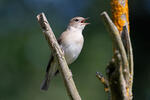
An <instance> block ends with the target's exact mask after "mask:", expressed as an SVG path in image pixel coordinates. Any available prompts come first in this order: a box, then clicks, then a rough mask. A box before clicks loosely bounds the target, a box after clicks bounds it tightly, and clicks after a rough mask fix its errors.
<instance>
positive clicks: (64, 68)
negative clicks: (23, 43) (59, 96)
mask: <svg viewBox="0 0 150 100" xmlns="http://www.w3.org/2000/svg"><path fill="white" fill-rule="evenodd" d="M37 20H38V22H39V24H40V26H41V28H42V30H43V33H44V35H45V38H46V40H47V42H48V44H49V46H50V48H51V50H52V53H53V55H55V56H56V58H57V60H58V63H59V65H60V66H59V71H60V72H61V75H62V77H63V80H64V83H65V86H66V89H67V92H68V95H69V96H70V99H71V100H81V98H80V95H79V93H78V91H77V88H76V86H75V83H74V81H73V78H72V73H71V72H70V70H69V68H68V65H67V63H66V60H65V57H64V54H63V52H62V50H61V49H60V47H59V44H58V43H57V40H56V38H55V35H54V33H53V31H52V29H51V27H50V25H49V23H48V21H47V19H46V17H45V14H44V13H41V14H38V15H37Z"/></svg>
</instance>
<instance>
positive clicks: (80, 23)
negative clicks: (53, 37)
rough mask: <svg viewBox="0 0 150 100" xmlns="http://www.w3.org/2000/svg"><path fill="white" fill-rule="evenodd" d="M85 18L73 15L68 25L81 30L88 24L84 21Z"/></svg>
mask: <svg viewBox="0 0 150 100" xmlns="http://www.w3.org/2000/svg"><path fill="white" fill-rule="evenodd" d="M87 19H89V18H83V17H74V18H72V19H71V20H70V23H69V27H74V28H77V29H81V30H83V29H84V27H85V26H86V25H88V24H90V23H86V22H85V21H86V20H87Z"/></svg>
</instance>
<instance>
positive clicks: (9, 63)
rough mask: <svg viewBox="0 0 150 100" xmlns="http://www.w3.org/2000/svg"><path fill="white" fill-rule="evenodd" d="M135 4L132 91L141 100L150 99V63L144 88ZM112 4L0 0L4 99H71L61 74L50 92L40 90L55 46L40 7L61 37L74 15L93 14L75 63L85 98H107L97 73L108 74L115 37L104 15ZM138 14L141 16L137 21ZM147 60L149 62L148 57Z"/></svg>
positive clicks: (134, 5)
mask: <svg viewBox="0 0 150 100" xmlns="http://www.w3.org/2000/svg"><path fill="white" fill-rule="evenodd" d="M68 2H69V3H68ZM130 4H131V8H130V10H131V11H130V15H131V18H130V19H131V21H130V22H131V38H132V41H133V47H134V51H135V57H136V58H135V65H136V68H135V82H134V84H135V85H134V88H133V91H134V96H135V98H136V100H149V99H150V95H149V92H148V91H149V89H150V88H144V87H149V85H148V83H150V80H149V74H148V71H147V69H146V68H147V67H146V66H143V67H146V68H145V70H143V73H145V72H147V74H146V75H147V76H148V77H146V79H145V80H146V81H147V85H145V86H144V87H142V86H141V84H142V83H140V82H141V81H143V80H142V79H141V78H140V77H141V74H140V70H141V69H140V67H141V66H140V64H141V63H139V61H140V60H142V59H140V58H141V57H143V55H140V50H141V49H137V48H141V47H140V46H139V45H138V44H139V43H141V40H140V39H139V38H138V37H141V36H140V35H138V34H140V30H139V31H138V28H137V27H138V25H141V24H140V18H142V17H141V13H139V12H140V10H141V9H139V8H138V7H137V6H139V5H140V2H138V1H137V2H134V1H130ZM141 5H142V4H141ZM109 6H110V5H109V0H87V1H86V0H81V1H79V0H75V1H73V0H72V1H71V0H70V1H68V0H62V1H57V0H43V1H42V0H12V1H10V0H1V1H0V80H1V81H0V100H69V99H68V96H67V93H66V90H65V87H64V84H63V82H62V78H61V76H60V75H58V76H57V77H55V78H54V80H53V81H52V83H51V86H50V88H49V90H48V91H47V92H43V91H41V90H40V85H41V82H42V80H43V78H44V74H45V69H46V66H47V63H48V60H49V56H50V49H49V47H48V44H47V42H46V40H45V38H44V36H43V34H42V31H41V29H40V27H39V25H38V23H37V20H36V15H37V14H38V13H41V12H44V13H45V14H46V16H47V18H48V20H49V22H50V24H51V27H52V28H53V31H54V33H55V34H56V36H57V37H59V35H60V33H61V32H63V31H64V30H65V28H66V26H67V24H68V22H69V20H70V19H71V18H72V17H74V16H83V17H90V19H89V22H90V23H91V24H90V25H89V26H87V27H86V28H85V30H84V32H83V35H84V37H85V43H84V47H83V50H82V52H81V54H80V56H79V58H78V59H77V61H75V62H74V63H73V64H71V65H70V68H71V70H72V73H73V78H74V81H75V83H76V86H77V88H78V90H79V93H80V95H81V97H82V99H83V100H99V99H101V100H107V99H108V96H107V94H106V93H105V92H104V88H103V85H102V84H101V83H100V82H99V80H98V79H97V78H96V77H95V73H96V72H97V71H99V72H102V73H103V74H104V75H105V68H106V66H107V64H108V62H109V61H110V60H111V56H112V44H111V38H110V35H109V34H108V32H107V31H106V28H105V27H104V25H103V22H102V20H101V18H100V13H101V12H102V11H104V10H106V11H107V12H109V14H110V7H109ZM134 12H136V13H134ZM145 14H147V13H145ZM147 16H149V14H147ZM136 18H139V19H137V21H136ZM146 18H148V17H146ZM134 22H136V23H137V24H136V23H134ZM136 25H137V27H135V26H136ZM132 29H133V30H132ZM132 34H133V35H132ZM136 34H137V36H136ZM145 37H146V36H145ZM143 41H144V39H143ZM149 49H150V47H149V46H148V47H147V50H149ZM142 50H143V49H142ZM145 52H146V51H145ZM147 52H148V51H147ZM146 55H147V56H146V58H145V60H147V61H148V60H149V59H148V58H149V54H147V53H146ZM144 64H145V65H147V62H146V61H145V62H144ZM141 65H142V64H141ZM142 75H143V74H142ZM141 91H143V92H141ZM138 94H140V95H138ZM135 98H134V99H135ZM140 98H144V99H140Z"/></svg>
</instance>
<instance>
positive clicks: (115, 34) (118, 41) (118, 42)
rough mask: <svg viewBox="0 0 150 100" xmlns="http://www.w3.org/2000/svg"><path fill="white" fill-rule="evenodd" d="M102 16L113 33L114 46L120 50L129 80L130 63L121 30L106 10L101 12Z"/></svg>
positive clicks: (124, 69)
mask: <svg viewBox="0 0 150 100" xmlns="http://www.w3.org/2000/svg"><path fill="white" fill-rule="evenodd" d="M101 16H102V18H103V20H104V23H105V25H106V27H107V28H108V31H109V32H110V33H111V35H112V39H113V44H114V46H115V47H117V49H118V50H119V53H120V55H121V59H122V64H123V73H124V75H125V78H126V82H127V81H128V80H129V79H128V77H129V64H128V59H127V55H126V51H125V48H124V45H123V43H122V40H121V37H120V34H119V31H118V29H117V27H116V26H115V25H114V24H113V22H112V20H111V19H110V17H109V16H108V14H107V13H106V12H103V13H101Z"/></svg>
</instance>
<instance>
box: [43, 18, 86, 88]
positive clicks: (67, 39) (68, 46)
mask: <svg viewBox="0 0 150 100" xmlns="http://www.w3.org/2000/svg"><path fill="white" fill-rule="evenodd" d="M87 19H88V18H83V17H74V18H72V19H71V20H70V23H69V25H68V27H67V29H66V31H64V32H63V33H62V34H61V36H60V38H59V40H58V43H59V45H60V47H61V49H62V50H63V52H64V56H65V59H66V62H67V64H68V65H69V64H71V63H73V62H74V61H75V60H76V59H77V57H78V56H79V54H80V52H81V50H82V47H83V43H84V38H83V35H82V31H83V29H84V27H85V26H86V25H88V24H89V23H86V22H85V21H86V20H87ZM57 73H58V63H57V61H56V59H55V57H54V56H51V57H50V60H49V63H48V66H47V69H46V75H45V80H44V81H43V83H42V86H41V89H42V90H45V91H46V90H48V87H49V83H50V81H51V79H52V78H53V76H55V75H56V74H57Z"/></svg>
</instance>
